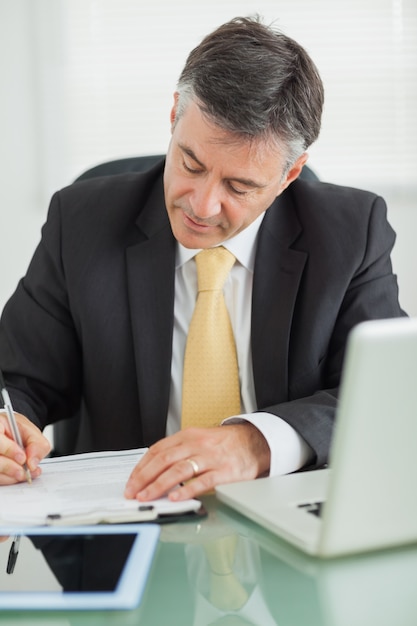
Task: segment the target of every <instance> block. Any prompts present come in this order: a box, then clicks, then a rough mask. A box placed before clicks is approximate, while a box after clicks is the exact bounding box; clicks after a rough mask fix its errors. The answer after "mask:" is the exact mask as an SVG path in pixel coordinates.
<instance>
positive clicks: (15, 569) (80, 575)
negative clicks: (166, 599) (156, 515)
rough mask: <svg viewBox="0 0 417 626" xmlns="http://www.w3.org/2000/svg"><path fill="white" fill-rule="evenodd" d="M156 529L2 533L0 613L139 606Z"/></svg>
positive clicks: (85, 528) (118, 527) (11, 530)
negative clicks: (5, 611)
mask: <svg viewBox="0 0 417 626" xmlns="http://www.w3.org/2000/svg"><path fill="white" fill-rule="evenodd" d="M159 532H160V528H159V526H158V525H157V524H120V525H108V526H77V527H59V528H45V527H44V528H42V527H36V528H32V527H25V528H16V527H13V528H6V527H0V536H1V537H2V538H4V537H7V539H6V540H3V541H2V542H1V543H0V610H12V609H18V610H20V611H22V610H36V609H39V610H42V611H44V610H48V609H53V610H57V609H58V610H59V609H63V610H74V609H78V610H88V609H95V610H105V609H112V610H113V609H132V608H135V607H136V606H138V605H139V603H140V601H141V598H142V594H143V591H144V588H145V584H146V581H147V578H148V574H149V569H150V566H151V563H152V560H153V555H154V552H155V548H156V545H157V541H158V537H159Z"/></svg>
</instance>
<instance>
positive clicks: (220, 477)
mask: <svg viewBox="0 0 417 626" xmlns="http://www.w3.org/2000/svg"><path fill="white" fill-rule="evenodd" d="M269 464H270V451H269V446H268V444H267V442H266V440H265V438H264V436H263V435H262V434H261V433H260V431H259V430H258V429H257V428H256V427H255V426H253V425H252V424H249V423H248V422H245V423H241V424H230V425H225V426H218V427H215V428H187V429H185V430H182V431H180V432H178V433H176V434H175V435H171V436H170V437H166V438H165V439H161V441H158V442H157V443H156V444H154V445H153V446H151V447H150V448H149V450H148V452H147V453H146V454H145V456H144V457H143V458H142V459H141V460H140V462H139V463H138V464H137V465H136V467H135V468H134V470H133V471H132V473H131V475H130V478H129V480H128V482H127V485H126V490H125V496H126V498H132V499H133V498H136V499H137V500H140V501H147V500H153V499H156V498H160V497H161V496H163V495H165V494H166V493H168V492H169V498H170V499H171V500H186V499H187V498H194V497H195V496H198V495H200V494H202V493H205V492H207V491H210V490H212V489H213V488H214V487H215V486H216V485H219V484H221V483H228V482H234V481H238V480H249V479H252V478H257V477H258V476H261V475H262V474H265V473H266V472H267V471H268V470H269ZM190 479H192V480H190ZM182 483H185V484H182ZM177 485H181V486H180V487H178V488H176V489H173V488H174V487H177ZM171 490H172V491H171Z"/></svg>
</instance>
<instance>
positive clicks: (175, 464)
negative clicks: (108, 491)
mask: <svg viewBox="0 0 417 626" xmlns="http://www.w3.org/2000/svg"><path fill="white" fill-rule="evenodd" d="M168 439H170V438H168ZM171 443H172V442H170V444H169V445H164V446H162V447H161V446H157V445H155V446H152V447H151V448H150V449H149V451H148V452H147V454H146V455H145V457H144V458H143V459H142V460H141V461H140V462H139V463H138V465H136V467H135V468H134V470H133V472H132V473H131V475H130V477H129V480H128V482H127V484H126V489H125V496H126V497H127V498H134V497H138V496H139V494H141V495H140V499H143V500H153V499H155V498H159V497H161V496H162V495H165V494H166V493H167V492H168V491H169V490H170V489H172V487H174V486H176V485H177V484H178V482H181V481H182V480H185V479H187V478H189V477H190V476H189V474H190V467H189V465H188V466H186V467H185V468H184V466H183V467H182V468H181V466H180V465H179V462H180V461H181V460H183V458H184V455H185V454H186V452H185V451H184V449H183V447H182V446H181V445H177V444H176V443H175V442H174V445H171ZM161 450H162V451H161ZM184 470H185V471H184ZM187 473H188V474H187Z"/></svg>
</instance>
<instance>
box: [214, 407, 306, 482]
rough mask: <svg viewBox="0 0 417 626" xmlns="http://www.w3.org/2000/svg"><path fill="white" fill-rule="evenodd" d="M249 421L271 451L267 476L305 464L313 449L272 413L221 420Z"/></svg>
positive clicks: (287, 472) (230, 421)
mask: <svg viewBox="0 0 417 626" xmlns="http://www.w3.org/2000/svg"><path fill="white" fill-rule="evenodd" d="M239 422H250V423H251V424H253V425H254V426H256V428H257V429H258V430H259V431H260V432H261V433H262V434H263V436H264V437H265V439H266V441H267V443H268V446H269V449H270V451H271V465H270V469H269V476H278V475H281V474H290V473H291V472H296V471H297V470H299V469H301V468H302V467H304V465H307V463H308V462H309V460H310V459H311V458H313V451H312V449H311V448H310V446H309V445H308V444H307V443H306V442H305V441H304V439H303V438H302V437H301V435H299V434H298V433H297V431H296V430H294V428H293V427H292V426H290V425H289V424H288V423H287V422H285V421H284V420H283V419H282V418H280V417H277V416H276V415H272V413H262V412H261V413H247V414H244V415H236V416H234V417H228V418H227V419H225V420H223V422H222V424H236V423H239Z"/></svg>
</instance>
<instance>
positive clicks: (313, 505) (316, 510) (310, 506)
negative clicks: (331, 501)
mask: <svg viewBox="0 0 417 626" xmlns="http://www.w3.org/2000/svg"><path fill="white" fill-rule="evenodd" d="M323 504H324V502H306V503H304V504H299V505H298V508H299V509H304V510H305V511H307V513H311V514H312V515H316V517H321V514H322V510H323Z"/></svg>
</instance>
